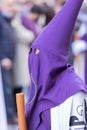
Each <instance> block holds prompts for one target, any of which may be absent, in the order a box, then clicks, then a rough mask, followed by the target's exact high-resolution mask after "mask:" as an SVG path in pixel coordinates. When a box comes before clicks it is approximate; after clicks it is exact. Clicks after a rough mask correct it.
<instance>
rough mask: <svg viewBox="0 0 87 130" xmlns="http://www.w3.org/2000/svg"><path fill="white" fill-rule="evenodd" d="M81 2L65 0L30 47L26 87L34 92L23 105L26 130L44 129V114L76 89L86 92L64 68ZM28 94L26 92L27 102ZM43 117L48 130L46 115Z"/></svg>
mask: <svg viewBox="0 0 87 130" xmlns="http://www.w3.org/2000/svg"><path fill="white" fill-rule="evenodd" d="M82 2H83V0H68V1H67V2H66V4H65V5H64V7H63V8H62V10H61V11H60V12H59V13H58V14H57V15H56V16H55V17H54V19H53V20H52V21H51V22H50V24H49V25H48V26H47V27H46V28H45V29H44V31H43V32H42V33H41V34H40V35H39V37H38V38H37V39H36V40H35V42H34V43H33V45H32V47H31V48H32V50H31V52H30V55H29V70H30V73H31V74H32V76H31V78H32V79H33V80H32V81H33V84H32V85H33V87H32V86H30V89H31V91H32V92H34V91H35V89H36V92H37V93H36V97H35V98H34V100H32V102H31V103H30V104H29V103H27V104H26V118H27V127H28V130H40V129H39V128H40V126H42V127H41V130H48V129H47V127H45V124H44V120H46V117H45V116H44V117H43V113H44V112H45V111H47V110H50V109H51V108H53V107H55V106H57V105H59V104H61V103H62V102H64V101H65V100H66V99H67V98H69V97H70V96H72V95H73V94H75V93H77V92H78V91H80V90H83V91H84V92H87V88H86V85H85V84H84V82H83V81H82V80H81V79H80V78H79V77H78V76H77V75H76V74H75V72H74V70H73V68H72V67H71V66H70V65H67V60H68V50H69V46H70V38H71V35H72V31H73V28H74V24H75V21H76V18H77V15H78V13H79V10H80V7H81V5H82ZM36 48H38V49H39V51H40V52H39V53H38V54H35V49H36ZM32 81H31V82H32ZM33 88H35V89H33ZM32 92H30V93H29V99H28V102H30V100H31V97H32V94H31V93H32ZM32 99H33V98H32ZM45 115H47V120H48V122H49V123H48V127H49V130H50V129H51V124H50V114H48V113H47V114H45ZM41 121H42V122H43V123H42V125H41ZM44 127H45V128H44Z"/></svg>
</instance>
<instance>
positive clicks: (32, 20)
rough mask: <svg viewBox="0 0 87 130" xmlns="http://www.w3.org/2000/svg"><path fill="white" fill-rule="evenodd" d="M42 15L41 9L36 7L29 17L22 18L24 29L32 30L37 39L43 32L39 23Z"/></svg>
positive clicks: (32, 9)
mask: <svg viewBox="0 0 87 130" xmlns="http://www.w3.org/2000/svg"><path fill="white" fill-rule="evenodd" d="M42 14H43V12H42V9H41V7H40V6H38V5H34V6H33V7H32V8H31V10H30V11H29V13H28V15H27V16H22V17H21V19H22V24H23V25H24V27H26V28H27V29H29V30H31V31H32V32H33V33H34V35H35V37H37V36H38V35H39V33H40V32H41V30H42V27H40V26H39V25H38V22H37V21H38V19H39V18H40V16H41V15H42Z"/></svg>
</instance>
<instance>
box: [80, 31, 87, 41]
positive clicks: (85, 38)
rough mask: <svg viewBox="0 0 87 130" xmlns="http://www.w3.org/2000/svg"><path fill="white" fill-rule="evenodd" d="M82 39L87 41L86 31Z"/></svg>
mask: <svg viewBox="0 0 87 130" xmlns="http://www.w3.org/2000/svg"><path fill="white" fill-rule="evenodd" d="M81 40H83V41H86V42H87V33H85V34H84V35H83V36H82V37H81Z"/></svg>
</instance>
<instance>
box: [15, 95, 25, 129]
mask: <svg viewBox="0 0 87 130" xmlns="http://www.w3.org/2000/svg"><path fill="white" fill-rule="evenodd" d="M16 103H17V113H18V125H19V130H27V126H26V116H25V104H24V93H19V94H16Z"/></svg>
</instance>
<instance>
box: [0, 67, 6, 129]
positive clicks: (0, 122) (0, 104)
mask: <svg viewBox="0 0 87 130" xmlns="http://www.w3.org/2000/svg"><path fill="white" fill-rule="evenodd" d="M0 130H8V126H7V118H6V110H5V102H4V95H3V86H2V77H1V68H0Z"/></svg>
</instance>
